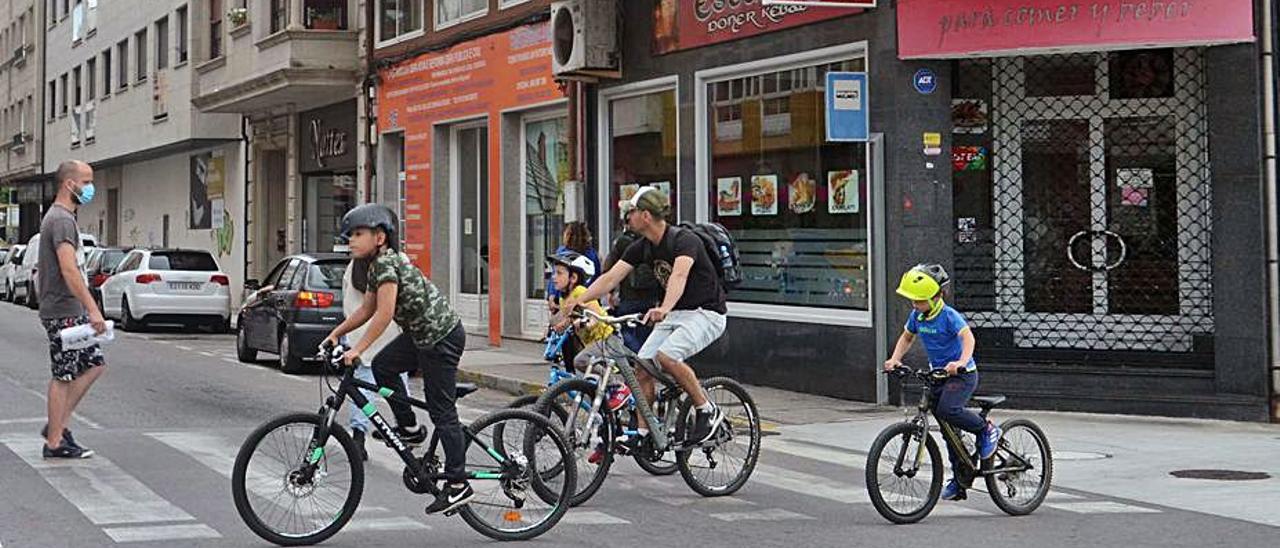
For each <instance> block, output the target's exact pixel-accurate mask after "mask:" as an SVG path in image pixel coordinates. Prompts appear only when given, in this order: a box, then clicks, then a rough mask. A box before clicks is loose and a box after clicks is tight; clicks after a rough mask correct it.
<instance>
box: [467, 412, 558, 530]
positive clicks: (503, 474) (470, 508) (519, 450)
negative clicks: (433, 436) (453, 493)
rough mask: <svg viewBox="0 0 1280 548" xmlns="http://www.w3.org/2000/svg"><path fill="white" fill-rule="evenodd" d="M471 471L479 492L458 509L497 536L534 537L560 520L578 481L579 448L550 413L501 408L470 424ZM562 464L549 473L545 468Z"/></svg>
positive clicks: (476, 525)
mask: <svg viewBox="0 0 1280 548" xmlns="http://www.w3.org/2000/svg"><path fill="white" fill-rule="evenodd" d="M467 429H468V430H469V431H470V432H471V434H472V437H471V438H470V439H469V440H468V443H467V457H466V458H467V476H468V477H469V478H470V481H471V486H472V489H474V490H475V493H476V494H475V497H474V498H473V499H471V502H469V503H467V505H466V506H463V507H462V508H461V509H459V510H458V514H459V515H460V516H462V519H463V521H465V522H467V525H470V526H471V528H472V529H475V530H476V531H477V532H479V533H480V534H482V535H484V536H487V537H489V538H492V539H494V540H504V541H505V540H528V539H531V538H534V537H537V536H539V535H541V534H543V533H546V532H547V531H550V530H551V528H552V527H555V525H556V523H559V522H560V518H562V517H564V513H565V511H567V510H568V509H569V506H570V505H569V499H570V497H572V496H573V493H574V489H575V488H576V481H577V468H576V467H574V466H566V463H571V462H572V461H573V451H572V450H571V449H570V448H569V445H568V443H566V442H565V439H564V436H563V435H562V434H561V433H560V429H559V428H557V427H556V426H555V425H554V424H552V423H551V421H549V420H547V418H546V417H543V416H541V415H538V414H536V413H533V412H530V411H523V410H517V409H505V410H500V411H495V412H493V413H490V414H488V415H485V416H484V417H481V418H480V420H478V421H476V422H475V423H473V424H472V425H471V426H469V427H468V428H467ZM547 467H559V469H560V470H561V473H560V474H557V475H555V476H554V477H550V478H549V477H544V476H545V474H542V473H539V472H538V471H539V470H545V469H546V468H547Z"/></svg>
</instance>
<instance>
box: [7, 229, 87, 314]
mask: <svg viewBox="0 0 1280 548" xmlns="http://www.w3.org/2000/svg"><path fill="white" fill-rule="evenodd" d="M97 245H98V239H97V238H95V237H94V236H93V235H92V234H85V233H83V232H81V233H80V251H79V253H77V254H76V264H78V265H79V266H80V274H81V275H83V274H84V262H85V261H84V259H85V254H86V252H85V250H86V249H88V248H90V247H96V246H97ZM39 265H40V234H39V233H37V234H36V235H35V236H32V237H31V240H29V241H28V242H27V249H26V252H25V253H23V254H22V264H21V265H20V266H19V267H18V268H17V271H16V272H15V273H14V275H13V291H14V293H13V296H12V297H11V298H10V300H12V301H13V302H15V303H21V304H26V305H27V308H30V309H32V310H34V309H37V308H40V300H39V296H38V295H37V291H36V287H37V285H36V284H37V283H38V282H37V280H39V278H40V270H39V268H38V267H39Z"/></svg>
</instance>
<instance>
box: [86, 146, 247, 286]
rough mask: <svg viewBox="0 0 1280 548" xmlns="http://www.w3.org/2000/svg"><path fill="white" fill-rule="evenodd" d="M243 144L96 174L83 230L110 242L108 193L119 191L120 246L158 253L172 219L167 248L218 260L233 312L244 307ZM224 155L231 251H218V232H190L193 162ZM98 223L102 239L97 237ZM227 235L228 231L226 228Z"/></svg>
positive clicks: (195, 151) (165, 158)
mask: <svg viewBox="0 0 1280 548" xmlns="http://www.w3.org/2000/svg"><path fill="white" fill-rule="evenodd" d="M240 148H241V147H240V144H239V143H234V144H229V145H223V146H219V147H214V148H206V149H200V150H194V151H191V152H188V153H182V154H175V155H171V156H165V157H163V158H158V159H155V160H150V161H146V162H138V163H133V164H126V165H124V166H120V167H113V168H108V169H105V170H102V171H100V172H99V173H96V174H95V179H96V186H97V196H96V197H94V199H93V203H91V204H89V205H88V206H86V207H83V208H81V210H80V214H79V222H80V227H81V229H82V230H84V231H85V232H88V233H90V234H94V235H95V236H97V237H98V239H99V241H101V242H104V245H105V242H106V234H105V231H106V230H110V229H109V228H108V227H107V226H106V225H107V191H108V190H109V189H119V190H120V198H119V199H120V206H119V207H120V230H119V235H120V241H119V243H120V245H122V246H133V247H159V246H160V245H162V244H163V242H164V235H163V218H164V216H165V215H168V216H169V246H170V247H184V248H191V249H204V250H208V251H210V252H212V253H213V254H214V256H215V257H216V258H217V259H218V264H219V265H220V266H221V267H222V270H223V271H224V272H226V273H227V274H228V275H229V276H230V278H231V295H232V307H233V309H234V308H235V307H237V306H239V304H240V294H241V288H243V287H244V268H243V267H244V218H245V215H244V158H243V157H242V156H241V151H240ZM215 150H218V151H221V152H222V153H223V155H224V156H223V157H224V166H225V169H226V176H225V179H226V186H227V188H226V196H225V197H224V200H225V204H226V210H227V214H228V215H227V219H226V226H227V227H229V230H230V249H229V250H226V249H221V250H220V249H219V248H218V245H217V243H216V236H217V234H216V232H217V231H216V230H208V229H204V230H192V229H188V228H187V227H188V226H189V222H190V221H189V219H190V209H189V208H190V206H189V205H188V201H189V199H190V188H191V187H190V185H191V181H190V175H189V173H190V170H191V168H190V162H191V160H190V158H191V156H192V155H195V154H202V153H205V152H211V151H215ZM99 221H101V224H102V226H103V231H102V232H103V233H100V231H99ZM224 230H227V229H225V228H224Z"/></svg>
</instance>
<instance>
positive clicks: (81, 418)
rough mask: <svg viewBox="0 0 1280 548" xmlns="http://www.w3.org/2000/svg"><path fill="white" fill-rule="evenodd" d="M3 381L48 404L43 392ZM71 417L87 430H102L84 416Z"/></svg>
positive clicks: (15, 382) (12, 381)
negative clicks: (87, 428) (86, 427)
mask: <svg viewBox="0 0 1280 548" xmlns="http://www.w3.org/2000/svg"><path fill="white" fill-rule="evenodd" d="M5 380H7V381H9V384H12V385H14V386H16V387H18V388H20V389H22V390H23V391H24V392H27V393H28V394H32V395H34V396H35V397H37V398H40V401H43V402H45V404H46V405H47V404H48V403H49V396H47V395H46V394H45V393H44V392H41V391H39V390H32V389H30V388H27V387H25V386H22V384H20V383H18V381H16V380H13V379H5ZM71 416H72V417H75V419H76V420H78V421H80V422H81V423H83V424H84V425H85V426H88V427H89V428H92V429H94V430H102V425H101V424H98V423H96V422H93V421H91V420H89V419H88V418H87V417H85V416H84V415H81V414H80V413H71Z"/></svg>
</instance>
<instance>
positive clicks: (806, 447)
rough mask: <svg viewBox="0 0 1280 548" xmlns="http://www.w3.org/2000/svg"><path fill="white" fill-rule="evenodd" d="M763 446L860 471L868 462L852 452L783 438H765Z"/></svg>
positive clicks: (771, 449)
mask: <svg viewBox="0 0 1280 548" xmlns="http://www.w3.org/2000/svg"><path fill="white" fill-rule="evenodd" d="M761 446H762V447H763V448H764V449H767V450H770V451H776V452H778V453H786V454H788V455H791V456H795V457H804V458H806V459H810V460H816V461H819V462H825V463H828V464H836V465H839V466H849V467H852V468H858V469H862V468H864V465H865V464H866V461H867V459H866V457H863V456H862V455H857V454H854V453H852V452H845V451H841V450H839V449H836V448H829V447H824V446H819V445H812V444H808V443H798V442H794V441H790V440H786V439H782V438H765V439H764V440H763V443H762V445H761Z"/></svg>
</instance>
